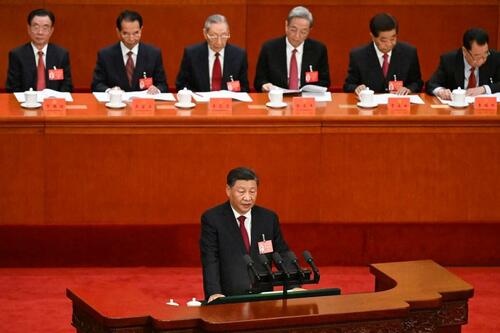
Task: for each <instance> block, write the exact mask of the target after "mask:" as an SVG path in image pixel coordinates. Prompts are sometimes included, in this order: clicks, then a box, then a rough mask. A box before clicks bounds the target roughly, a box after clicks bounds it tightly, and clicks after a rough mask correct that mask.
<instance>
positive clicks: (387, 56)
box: [382, 53, 389, 77]
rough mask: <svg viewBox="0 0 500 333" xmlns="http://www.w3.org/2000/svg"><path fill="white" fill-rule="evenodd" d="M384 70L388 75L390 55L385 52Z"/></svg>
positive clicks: (385, 74) (385, 75)
mask: <svg viewBox="0 0 500 333" xmlns="http://www.w3.org/2000/svg"><path fill="white" fill-rule="evenodd" d="M382 72H384V77H387V72H389V55H388V54H387V53H384V62H383V63H382Z"/></svg>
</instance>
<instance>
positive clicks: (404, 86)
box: [344, 13, 423, 95]
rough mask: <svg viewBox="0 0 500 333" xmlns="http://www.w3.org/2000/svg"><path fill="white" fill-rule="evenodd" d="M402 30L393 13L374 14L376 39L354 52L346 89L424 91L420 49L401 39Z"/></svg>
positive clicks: (355, 90)
mask: <svg viewBox="0 0 500 333" xmlns="http://www.w3.org/2000/svg"><path fill="white" fill-rule="evenodd" d="M398 31H399V28H398V22H397V21H396V19H395V18H394V17H393V16H391V15H389V14H387V13H381V14H377V15H375V16H374V17H372V19H371V20H370V35H371V37H372V42H370V43H369V44H367V45H364V46H361V47H358V48H355V49H353V50H351V52H350V55H349V69H348V72H347V77H346V79H345V82H344V91H345V92H355V93H356V94H359V92H360V91H361V90H363V89H366V88H367V87H368V88H370V89H371V90H373V91H375V93H385V92H389V91H393V92H395V93H397V94H399V95H406V94H409V93H412V92H413V93H418V92H420V91H421V90H422V86H423V81H422V77H421V74H420V64H419V61H418V55H417V49H416V48H415V47H413V46H411V45H409V44H407V43H404V42H400V41H398Z"/></svg>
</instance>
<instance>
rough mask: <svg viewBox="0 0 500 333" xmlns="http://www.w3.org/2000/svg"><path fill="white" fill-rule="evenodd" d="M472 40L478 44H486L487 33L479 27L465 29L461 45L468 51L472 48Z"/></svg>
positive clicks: (487, 40) (487, 39)
mask: <svg viewBox="0 0 500 333" xmlns="http://www.w3.org/2000/svg"><path fill="white" fill-rule="evenodd" d="M474 41H475V42H476V43H477V44H478V45H484V44H488V42H489V37H488V33H487V32H486V31H485V30H483V29H481V28H471V29H469V30H467V31H466V32H465V33H464V40H463V46H464V47H465V48H466V49H467V50H469V51H470V49H471V48H472V42H474Z"/></svg>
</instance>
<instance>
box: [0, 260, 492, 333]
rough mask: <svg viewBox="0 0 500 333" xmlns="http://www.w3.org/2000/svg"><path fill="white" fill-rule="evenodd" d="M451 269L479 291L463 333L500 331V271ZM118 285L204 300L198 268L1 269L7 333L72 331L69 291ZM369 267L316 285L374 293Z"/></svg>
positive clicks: (2, 327)
mask: <svg viewBox="0 0 500 333" xmlns="http://www.w3.org/2000/svg"><path fill="white" fill-rule="evenodd" d="M450 270H451V271H452V272H453V273H455V274H457V275H458V276H460V277H461V278H462V279H464V280H465V281H467V282H469V283H471V284H472V285H473V286H474V287H475V296H474V298H472V300H471V301H470V303H469V305H470V307H469V309H470V315H469V324H468V325H466V326H465V327H464V329H463V331H462V332H465V333H492V332H500V316H499V315H498V312H499V310H498V309H500V267H454V268H450ZM102 282H112V283H118V284H130V285H134V286H136V287H138V288H140V289H141V290H143V292H145V293H147V294H149V295H151V296H153V297H154V298H155V299H158V300H159V301H167V300H168V299H169V298H173V299H175V300H176V301H177V302H178V303H180V304H184V303H185V302H186V301H187V300H189V299H190V298H191V297H197V298H202V296H203V293H202V285H201V282H202V281H201V272H200V269H198V268H185V267H183V268H170V267H169V268H144V267H139V268H38V269H34V268H29V269H28V268H9V269H7V268H3V269H0V332H1V333H14V332H15V333H18V332H19V333H21V332H30V333H41V332H44V333H45V332H50V333H70V332H75V330H74V329H73V328H72V326H71V325H70V322H71V303H70V301H69V300H68V299H67V298H66V296H65V292H66V288H67V287H71V286H78V285H87V286H88V285H92V284H94V283H102ZM373 285H374V280H373V277H372V276H371V275H370V274H369V272H368V268H365V267H323V268H321V283H320V284H319V285H317V286H315V287H317V288H327V287H339V288H341V289H342V293H344V294H347V293H355V292H366V291H372V290H373Z"/></svg>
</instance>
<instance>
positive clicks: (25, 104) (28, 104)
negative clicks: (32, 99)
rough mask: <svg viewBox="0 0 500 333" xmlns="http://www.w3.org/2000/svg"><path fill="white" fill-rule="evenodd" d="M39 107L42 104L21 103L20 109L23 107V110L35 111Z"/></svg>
mask: <svg viewBox="0 0 500 333" xmlns="http://www.w3.org/2000/svg"><path fill="white" fill-rule="evenodd" d="M40 106H42V104H41V103H38V102H36V103H26V102H24V103H21V107H23V108H25V109H37V108H39V107H40Z"/></svg>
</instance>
